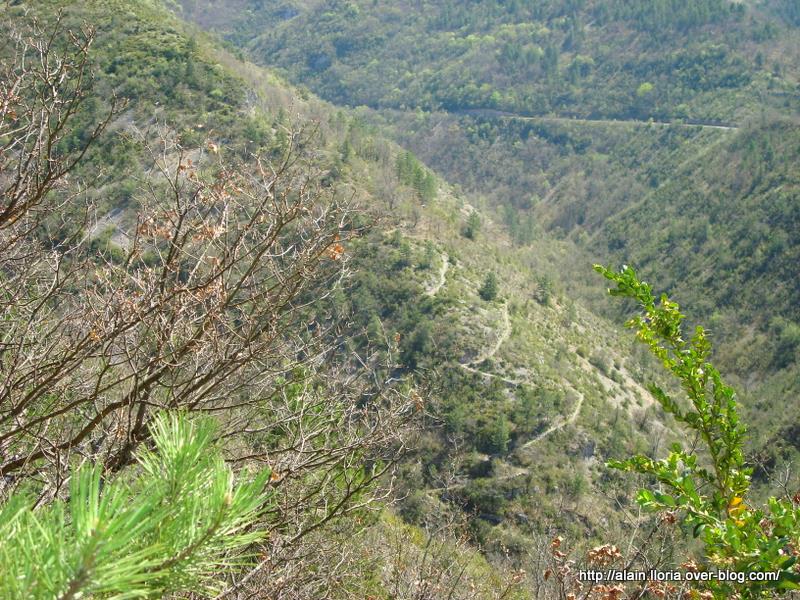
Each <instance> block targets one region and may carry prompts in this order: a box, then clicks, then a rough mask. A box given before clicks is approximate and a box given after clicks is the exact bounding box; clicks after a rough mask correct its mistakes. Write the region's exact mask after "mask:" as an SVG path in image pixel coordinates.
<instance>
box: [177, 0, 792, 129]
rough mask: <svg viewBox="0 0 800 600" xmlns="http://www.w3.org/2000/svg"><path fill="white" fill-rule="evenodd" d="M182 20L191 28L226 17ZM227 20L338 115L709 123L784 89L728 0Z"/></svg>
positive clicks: (423, 8) (775, 32)
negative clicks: (718, 102) (352, 109)
mask: <svg viewBox="0 0 800 600" xmlns="http://www.w3.org/2000/svg"><path fill="white" fill-rule="evenodd" d="M192 4H195V3H192ZM185 5H186V6H187V10H189V12H190V14H191V7H190V6H189V3H185ZM194 10H195V11H197V14H198V18H200V19H203V17H202V16H201V15H202V13H204V12H212V13H219V12H220V11H223V10H224V8H221V7H219V6H216V7H215V6H214V5H213V4H209V3H200V4H198V5H197V7H196V8H195V9H194ZM239 10H240V11H241V12H238V13H237V14H231V15H228V18H227V22H225V19H224V18H220V19H217V22H216V23H215V25H217V26H218V27H219V28H220V29H222V30H223V32H225V33H226V34H228V35H229V37H230V39H232V40H234V41H236V42H238V43H240V44H241V45H242V46H247V47H248V48H250V49H251V50H252V52H253V53H254V55H255V56H256V57H258V58H261V59H263V60H264V61H265V62H268V63H269V64H273V65H277V66H280V67H283V68H284V69H286V70H287V71H288V72H289V73H290V74H291V76H292V77H293V78H294V80H295V81H302V82H303V83H304V84H306V85H309V86H311V87H312V88H313V89H314V90H315V91H317V92H318V93H320V94H321V95H322V96H323V97H325V98H328V99H330V100H332V101H335V102H337V103H344V104H350V105H360V104H364V105H368V106H372V107H378V108H409V107H420V108H423V109H425V110H435V109H444V110H448V111H462V110H465V109H499V110H507V111H513V112H517V113H524V114H546V113H549V112H557V113H560V114H579V115H591V116H606V117H617V118H631V117H638V118H647V117H649V116H654V117H657V118H675V117H684V118H685V117H689V118H698V119H705V120H715V119H719V118H720V117H721V118H723V119H725V118H730V116H731V115H732V114H734V113H736V112H738V109H737V108H736V107H735V106H733V105H731V106H730V107H729V108H730V111H727V112H726V114H724V115H717V114H715V112H716V111H715V110H714V107H713V105H709V102H708V99H709V98H710V97H712V95H713V96H715V97H718V96H721V97H727V98H729V99H734V98H737V96H738V95H739V94H740V92H741V93H744V94H745V96H742V98H744V97H750V98H753V92H754V91H755V90H761V91H763V92H765V93H767V94H768V95H771V94H772V91H773V86H777V87H775V88H774V89H775V91H778V90H781V89H783V90H786V89H787V88H786V87H785V85H786V82H784V81H783V80H782V77H781V76H779V75H778V76H775V77H773V75H772V74H771V73H770V72H769V71H768V69H771V68H772V65H765V64H763V56H762V59H761V63H760V64H759V62H758V61H756V60H754V59H755V58H756V55H757V54H758V53H753V52H752V50H751V47H752V44H756V45H757V46H758V47H759V48H761V45H762V44H764V42H765V41H774V40H775V39H778V38H781V37H782V36H786V35H790V34H789V33H788V32H784V31H783V30H782V28H781V27H779V26H778V25H777V24H776V23H775V22H773V21H771V20H769V19H768V18H767V17H766V16H764V15H762V14H761V13H760V12H759V11H757V10H755V9H754V8H752V7H751V8H750V9H747V8H745V5H744V4H743V3H738V2H729V1H728V0H693V1H688V0H660V1H651V0H646V1H645V0H642V1H636V2H630V1H622V0H603V1H595V2H588V1H578V2H556V1H549V2H485V1H482V2H423V3H408V2H404V1H398V2H394V3H391V4H388V5H387V3H381V4H376V3H373V2H366V1H360V2H344V1H328V2H292V3H289V2H286V3H269V4H267V5H264V3H257V2H251V3H245V7H244V10H242V9H241V8H240V9H239ZM788 10H789V9H786V11H788ZM786 11H784V12H786ZM219 21H222V23H219ZM768 88H769V91H767V90H768ZM741 101H742V99H741V98H739V99H738V102H739V103H741ZM709 109H711V110H709Z"/></svg>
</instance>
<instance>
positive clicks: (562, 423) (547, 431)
mask: <svg viewBox="0 0 800 600" xmlns="http://www.w3.org/2000/svg"><path fill="white" fill-rule="evenodd" d="M572 391H574V392H575V393H576V394H577V395H578V402H577V403H576V404H575V409H574V410H573V411H572V414H570V415H569V416H568V417H567V418H566V419H563V420H560V421H559V422H558V423H555V424H554V425H551V426H550V427H548V428H547V429H545V430H544V431H543V432H542V433H540V434H539V435H537V436H536V437H534V438H533V439H531V440H529V441H527V442H525V444H523V446H522V447H523V448H526V449H527V448H530V447H531V446H533V445H534V444H535V443H536V442H540V441H541V440H543V439H544V438H546V437H547V436H548V435H550V434H551V433H555V432H556V431H558V430H559V429H563V428H564V427H566V426H567V425H569V424H570V423H574V422H575V421H576V420H577V418H578V415H579V414H580V413H581V408H582V407H583V400H584V396H583V394H582V393H581V392H579V391H578V390H576V389H575V388H572Z"/></svg>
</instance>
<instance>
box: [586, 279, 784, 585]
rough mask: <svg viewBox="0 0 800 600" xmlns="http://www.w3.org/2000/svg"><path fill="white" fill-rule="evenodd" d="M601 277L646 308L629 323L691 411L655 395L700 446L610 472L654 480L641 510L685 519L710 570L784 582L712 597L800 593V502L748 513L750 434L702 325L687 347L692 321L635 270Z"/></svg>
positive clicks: (775, 502) (617, 464)
mask: <svg viewBox="0 0 800 600" xmlns="http://www.w3.org/2000/svg"><path fill="white" fill-rule="evenodd" d="M595 268H596V269H597V271H598V272H600V273H601V274H602V275H604V276H605V277H606V278H608V279H610V280H611V281H612V282H614V283H615V284H616V288H612V289H611V290H610V292H611V294H612V295H615V296H622V297H628V298H632V299H633V300H635V301H636V302H637V303H638V304H639V306H640V308H641V310H642V314H641V315H639V316H636V317H634V318H633V319H631V320H630V321H629V322H628V326H629V327H631V328H633V329H635V330H636V336H637V338H638V339H639V340H640V341H641V342H643V343H645V344H647V345H648V346H649V348H650V351H651V352H652V353H653V354H654V355H655V356H656V357H657V358H658V359H659V360H660V361H661V362H662V363H663V365H664V367H665V368H666V369H667V370H668V371H669V372H670V373H671V374H672V375H673V376H675V377H676V378H677V379H678V380H679V381H680V384H681V389H682V390H683V392H684V393H685V395H686V397H687V399H688V400H689V406H688V407H687V406H685V404H684V403H679V402H677V401H676V400H675V399H673V397H672V396H671V395H670V394H668V393H666V392H664V390H662V389H661V388H660V387H658V386H656V385H652V386H651V387H650V390H651V392H652V393H653V395H654V397H655V398H656V400H658V402H659V403H660V404H661V406H662V407H663V408H664V410H665V411H666V412H667V413H669V414H671V415H672V416H673V417H674V418H675V419H676V420H677V421H678V422H679V423H681V424H682V425H683V426H684V427H685V428H686V429H687V430H688V431H689V432H690V433H692V434H694V435H695V436H696V438H697V439H699V440H700V446H701V450H700V451H698V450H695V449H689V448H685V447H683V446H682V445H681V444H679V443H676V444H674V445H673V446H672V448H671V450H670V453H669V456H668V457H667V458H665V459H661V460H654V459H653V458H650V457H648V456H643V455H639V456H635V457H633V458H630V459H627V460H624V461H612V462H611V463H610V465H611V466H612V467H614V468H617V469H622V470H626V471H635V472H638V473H642V474H645V475H648V476H651V477H652V478H653V479H654V480H655V481H657V482H658V484H659V486H658V487H657V488H654V489H643V490H641V491H640V492H639V495H638V498H637V500H638V502H639V504H640V505H641V506H643V507H644V508H646V509H649V510H659V511H676V510H677V511H680V512H682V513H683V514H684V515H685V524H686V526H687V527H688V528H690V529H691V530H692V531H693V534H694V537H698V536H700V537H702V539H703V542H704V543H705V561H708V563H710V564H711V565H715V566H717V567H718V568H721V569H728V570H733V571H736V572H740V573H744V574H747V575H748V577H749V576H750V574H753V573H764V574H766V573H778V574H779V576H780V578H779V579H778V580H777V581H772V582H771V583H763V582H757V581H753V580H748V581H745V582H740V583H738V584H737V583H729V582H721V581H716V580H714V581H712V582H711V583H710V584H709V587H710V588H711V589H712V590H713V591H714V592H715V597H717V598H729V597H731V595H732V594H733V593H738V594H740V595H741V597H743V598H753V597H761V595H762V592H763V591H765V590H766V589H767V588H768V587H777V588H780V589H782V590H793V589H800V572H798V571H797V570H796V569H795V564H796V563H797V551H796V550H795V549H796V548H797V546H798V544H799V543H800V506H798V505H800V497H797V496H795V497H794V498H789V497H784V498H770V499H769V500H768V501H767V503H766V506H765V507H764V508H756V507H754V506H752V505H751V504H750V497H749V491H750V475H751V473H752V469H751V468H750V467H747V466H746V463H745V456H744V436H745V427H744V425H743V424H742V423H741V422H740V420H739V414H738V409H737V402H736V398H735V394H734V391H733V389H732V388H731V387H730V386H728V385H726V384H725V383H724V382H723V381H722V377H721V375H720V373H719V371H718V370H717V369H716V368H715V367H714V366H713V365H712V364H711V363H710V362H709V358H710V355H711V343H710V341H709V340H708V337H707V335H706V332H705V330H704V329H703V328H702V327H700V326H698V327H697V328H696V329H695V332H694V334H693V335H692V337H691V339H690V340H688V341H687V340H686V339H684V335H685V333H684V331H683V321H684V320H685V316H684V315H683V314H681V312H680V307H679V306H678V304H677V303H676V302H672V301H670V300H669V299H668V298H667V296H666V295H662V296H661V298H660V300H659V301H658V304H657V303H656V298H655V297H654V295H653V292H652V289H651V287H650V286H649V285H647V284H646V283H642V282H641V281H639V279H638V278H637V275H636V273H635V272H634V270H633V269H631V268H630V267H624V268H623V269H622V271H620V272H619V273H617V272H614V271H611V270H609V269H605V268H603V267H600V266H597V267H595ZM665 492H666V493H665ZM787 548H788V549H790V550H789V552H788V553H787V552H786V549H787ZM787 554H788V555H787Z"/></svg>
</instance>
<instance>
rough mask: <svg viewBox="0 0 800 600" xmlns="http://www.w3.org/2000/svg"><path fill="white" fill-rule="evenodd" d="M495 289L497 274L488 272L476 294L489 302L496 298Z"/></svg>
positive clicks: (496, 287)
mask: <svg viewBox="0 0 800 600" xmlns="http://www.w3.org/2000/svg"><path fill="white" fill-rule="evenodd" d="M497 289H498V283H497V275H495V274H494V272H489V274H488V275H487V276H486V279H484V280H483V285H482V286H481V287H480V289H479V290H478V295H479V296H480V297H481V298H482V299H484V300H486V301H487V302H490V301H492V300H494V299H495V298H497Z"/></svg>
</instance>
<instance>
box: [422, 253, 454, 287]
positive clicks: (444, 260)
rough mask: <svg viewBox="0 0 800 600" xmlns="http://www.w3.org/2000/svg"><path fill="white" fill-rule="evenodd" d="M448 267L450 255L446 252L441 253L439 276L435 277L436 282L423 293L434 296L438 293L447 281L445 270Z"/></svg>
mask: <svg viewBox="0 0 800 600" xmlns="http://www.w3.org/2000/svg"><path fill="white" fill-rule="evenodd" d="M449 268H450V256H448V254H447V252H443V253H442V266H441V267H439V278H438V279H437V281H436V283H434V284H433V285H432V286H430V287H428V288H427V289H426V290H425V294H426V295H428V296H435V295H436V294H438V293H439V290H441V289H442V288H443V287H444V284H445V283H446V282H447V270H448V269H449Z"/></svg>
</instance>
